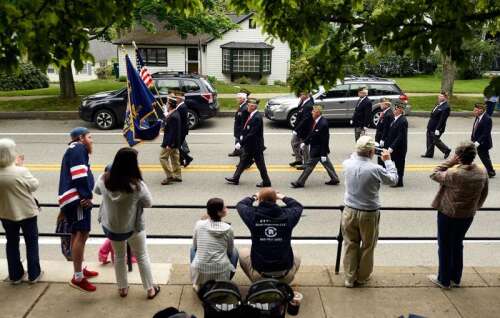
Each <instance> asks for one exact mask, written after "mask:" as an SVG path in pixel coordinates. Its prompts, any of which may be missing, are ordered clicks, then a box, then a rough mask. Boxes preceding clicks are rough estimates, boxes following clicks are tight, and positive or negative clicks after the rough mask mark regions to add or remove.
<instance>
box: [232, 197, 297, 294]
mask: <svg viewBox="0 0 500 318" xmlns="http://www.w3.org/2000/svg"><path fill="white" fill-rule="evenodd" d="M278 199H279V200H281V201H283V202H284V203H285V204H286V207H280V206H278V205H277V204H276V201H277V200H278ZM256 200H257V201H258V206H257V207H254V206H253V203H254V202H255V201H256ZM236 209H237V210H238V213H239V214H240V217H241V218H242V220H243V222H245V224H246V226H247V227H248V229H249V230H250V234H251V236H252V247H251V250H250V249H248V248H246V249H242V250H241V251H240V265H241V268H242V269H243V271H244V272H245V274H246V275H247V276H248V278H249V279H250V280H251V281H252V282H255V281H257V280H259V279H262V278H275V279H278V280H280V281H282V282H285V283H287V284H290V283H291V282H292V281H293V279H294V277H295V274H296V273H297V271H298V269H299V267H300V258H299V257H298V256H297V255H295V254H294V252H293V250H292V245H291V241H292V230H293V228H294V227H295V226H296V225H297V223H298V222H299V220H300V216H301V215H302V209H303V208H302V205H301V204H300V203H299V202H297V201H295V200H294V199H292V198H289V197H286V196H284V195H283V194H281V193H276V191H274V190H273V189H272V188H264V189H262V190H261V191H260V192H259V193H258V194H256V195H254V196H252V197H247V198H244V199H243V200H241V201H240V202H239V203H238V205H237V206H236Z"/></svg>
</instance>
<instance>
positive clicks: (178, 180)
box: [168, 178, 182, 182]
mask: <svg viewBox="0 0 500 318" xmlns="http://www.w3.org/2000/svg"><path fill="white" fill-rule="evenodd" d="M168 181H169V182H182V179H181V178H169V179H168Z"/></svg>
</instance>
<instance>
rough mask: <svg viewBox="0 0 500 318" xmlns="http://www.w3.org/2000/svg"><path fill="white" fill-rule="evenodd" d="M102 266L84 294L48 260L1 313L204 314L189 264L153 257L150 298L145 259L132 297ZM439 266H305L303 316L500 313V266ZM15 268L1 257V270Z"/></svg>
mask: <svg viewBox="0 0 500 318" xmlns="http://www.w3.org/2000/svg"><path fill="white" fill-rule="evenodd" d="M89 266H90V267H91V268H92V269H97V270H99V271H100V277H99V278H96V279H95V282H96V283H97V291H96V292H95V293H93V294H84V293H82V292H80V291H77V290H75V289H72V288H71V287H69V286H68V283H67V280H68V278H69V277H70V276H71V263H67V262H62V261H44V262H42V267H43V269H44V270H45V276H44V279H43V280H42V282H41V283H38V284H36V285H29V284H27V283H23V284H21V285H19V286H12V285H10V284H8V283H0V316H1V317H3V318H7V317H54V318H59V317H64V318H67V317H89V318H97V317H110V318H112V317H117V318H123V317H152V315H153V314H154V313H155V312H157V311H159V310H161V309H163V308H165V307H168V306H174V307H178V308H180V309H181V310H184V311H187V312H189V313H191V314H194V315H196V316H197V317H198V318H203V311H202V308H201V306H200V303H199V301H198V299H197V297H196V295H195V293H194V292H193V290H192V287H191V284H190V280H189V277H190V276H189V267H188V265H175V264H174V265H170V264H153V272H154V273H153V277H154V278H155V280H156V281H157V282H158V283H160V284H161V287H162V290H161V293H160V295H158V297H157V298H155V299H154V300H152V301H151V300H146V295H145V292H144V291H143V289H142V286H140V285H137V284H140V278H139V274H138V269H137V266H134V271H133V273H130V274H129V283H130V284H131V285H132V286H131V288H130V291H129V295H128V297H127V298H120V297H119V296H118V294H117V288H116V285H115V284H114V281H115V280H114V272H113V268H112V266H111V265H106V266H100V265H97V264H89ZM435 271H436V269H435V268H431V267H378V268H376V269H375V271H374V275H373V278H372V280H371V281H370V282H369V284H368V285H367V286H366V287H364V288H353V289H347V288H344V287H343V278H342V275H335V273H334V272H333V268H331V267H325V266H305V267H303V268H301V269H300V271H299V273H298V274H297V277H296V280H295V283H294V288H295V289H297V290H299V291H300V292H301V293H303V295H304V302H303V304H302V306H301V308H300V313H299V315H298V316H297V317H303V318H316V317H356V318H359V317H399V316H400V315H404V316H408V314H410V313H413V314H417V315H421V316H424V317H492V318H493V317H500V268H487V267H468V268H466V269H465V270H464V277H463V282H462V287H460V288H454V289H452V290H449V291H443V290H441V289H439V288H436V287H434V286H433V285H432V283H430V282H429V281H428V280H427V275H428V274H433V273H435ZM6 273H7V269H6V262H5V260H0V275H1V276H2V277H5V276H6ZM234 281H235V282H236V283H237V284H239V285H240V286H242V288H241V289H242V291H243V294H245V293H246V288H247V287H248V285H249V281H248V280H247V279H246V277H245V276H244V274H243V273H242V272H241V271H240V270H239V271H238V273H237V274H236V277H235V279H234Z"/></svg>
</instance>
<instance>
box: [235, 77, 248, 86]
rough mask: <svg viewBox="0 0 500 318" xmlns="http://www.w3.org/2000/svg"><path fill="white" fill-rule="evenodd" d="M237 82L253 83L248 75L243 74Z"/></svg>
mask: <svg viewBox="0 0 500 318" xmlns="http://www.w3.org/2000/svg"><path fill="white" fill-rule="evenodd" d="M235 83H237V84H250V83H251V81H250V79H249V78H248V77H246V76H242V77H240V78H238V79H237V80H236V81H235Z"/></svg>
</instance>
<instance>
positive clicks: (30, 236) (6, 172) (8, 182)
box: [0, 138, 43, 285]
mask: <svg viewBox="0 0 500 318" xmlns="http://www.w3.org/2000/svg"><path fill="white" fill-rule="evenodd" d="M23 161H24V157H23V156H16V143H15V142H14V141H13V140H12V139H7V138H4V139H0V220H1V221H2V226H3V228H4V229H5V237H6V238H7V244H6V246H5V247H6V254H7V265H8V269H9V280H10V282H11V283H12V284H16V285H17V284H20V283H21V282H22V281H23V279H24V278H25V277H26V272H25V271H24V268H23V264H22V263H21V256H20V253H19V230H21V229H22V231H23V237H24V242H25V244H26V258H27V261H28V280H29V282H30V283H36V282H38V281H39V280H40V278H41V276H42V274H43V272H42V271H41V270H40V257H39V254H38V226H37V216H38V207H37V204H36V201H35V198H34V197H33V192H35V191H36V189H37V188H38V180H37V179H36V178H35V177H33V175H32V174H31V173H30V172H29V170H28V169H26V168H24V167H22V165H23Z"/></svg>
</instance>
